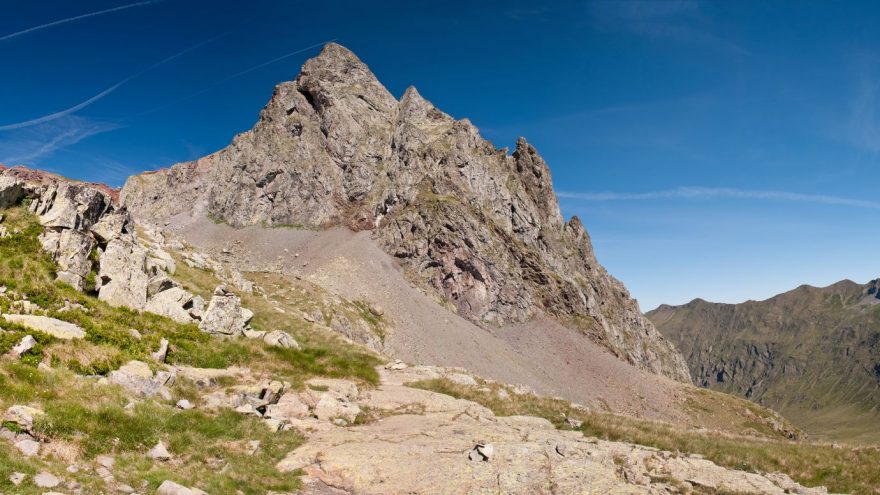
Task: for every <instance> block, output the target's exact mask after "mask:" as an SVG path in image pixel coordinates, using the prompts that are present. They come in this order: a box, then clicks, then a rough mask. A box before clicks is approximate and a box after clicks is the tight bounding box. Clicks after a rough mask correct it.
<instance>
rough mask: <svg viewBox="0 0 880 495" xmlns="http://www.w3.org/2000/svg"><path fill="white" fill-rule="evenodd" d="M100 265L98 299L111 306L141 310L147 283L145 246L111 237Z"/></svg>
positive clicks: (145, 295) (145, 298)
mask: <svg viewBox="0 0 880 495" xmlns="http://www.w3.org/2000/svg"><path fill="white" fill-rule="evenodd" d="M100 265H101V268H100V271H99V272H98V278H99V279H100V289H99V292H98V298H99V299H101V300H102V301H107V302H108V303H110V304H111V305H113V306H127V307H129V308H133V309H143V307H144V306H145V305H146V303H147V286H148V285H149V282H150V280H149V277H148V276H147V272H146V251H145V250H144V248H142V247H141V246H140V245H138V244H137V243H136V242H134V241H131V240H127V239H123V238H118V239H114V240H112V241H110V242H109V243H108V244H107V249H105V250H104V254H103V255H101V261H100Z"/></svg>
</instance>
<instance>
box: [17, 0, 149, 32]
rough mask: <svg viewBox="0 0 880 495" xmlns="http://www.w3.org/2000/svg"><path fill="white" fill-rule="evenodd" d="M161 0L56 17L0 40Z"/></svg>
mask: <svg viewBox="0 0 880 495" xmlns="http://www.w3.org/2000/svg"><path fill="white" fill-rule="evenodd" d="M162 1H164V0H149V1H146V2H136V3H130V4H128V5H121V6H119V7H113V8H111V9H105V10H98V11H96V12H89V13H87V14H81V15H77V16H73V17H67V18H64V19H58V20H57V21H52V22H47V23H45V24H40V25H39V26H33V27H30V28H27V29H23V30H21V31H17V32H15V33H10V34H7V35H4V36H0V41H6V40H11V39H13V38H17V37H19V36H24V35H25V34H28V33H33V32H34V31H40V30H43V29H48V28H50V27H54V26H59V25H61V24H67V23H68V22H74V21H78V20H80V19H87V18H89V17H96V16H99V15H104V14H109V13H111V12H119V11H120V10H127V9H132V8H135V7H143V6H146V5H151V4H154V3H159V2H162Z"/></svg>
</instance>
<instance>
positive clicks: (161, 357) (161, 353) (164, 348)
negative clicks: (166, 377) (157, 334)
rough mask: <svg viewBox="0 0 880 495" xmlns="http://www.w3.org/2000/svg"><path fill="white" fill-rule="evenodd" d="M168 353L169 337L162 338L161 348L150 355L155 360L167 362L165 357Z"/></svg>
mask: <svg viewBox="0 0 880 495" xmlns="http://www.w3.org/2000/svg"><path fill="white" fill-rule="evenodd" d="M167 355H168V339H162V340H160V341H159V350H157V351H156V352H153V353H151V354H150V357H151V358H153V360H154V361H159V362H160V363H164V362H165V357H166V356H167Z"/></svg>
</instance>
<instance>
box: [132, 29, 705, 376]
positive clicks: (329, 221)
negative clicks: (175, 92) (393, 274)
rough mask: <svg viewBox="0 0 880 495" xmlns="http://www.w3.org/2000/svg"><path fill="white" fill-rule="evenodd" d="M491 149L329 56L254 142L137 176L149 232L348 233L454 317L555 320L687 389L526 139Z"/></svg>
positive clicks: (340, 57) (671, 356) (679, 369)
mask: <svg viewBox="0 0 880 495" xmlns="http://www.w3.org/2000/svg"><path fill="white" fill-rule="evenodd" d="M507 151H508V150H507V149H500V150H499V149H496V148H495V147H494V146H493V145H492V144H491V143H490V142H488V141H486V140H485V139H483V138H482V137H481V136H480V134H479V131H478V130H477V129H476V127H474V126H473V125H472V124H471V123H470V122H469V121H467V120H455V119H453V118H452V117H450V116H449V115H446V114H444V113H443V112H441V111H439V110H438V109H437V108H435V107H434V106H433V105H432V104H431V103H429V102H428V101H427V100H425V99H424V98H422V96H421V95H419V93H418V92H417V91H416V90H415V89H414V88H410V89H408V90H407V91H406V93H405V94H404V95H403V97H402V98H401V100H400V101H397V100H396V99H395V98H394V97H393V96H392V95H391V94H390V93H389V92H388V91H387V90H386V89H385V88H384V87H383V86H382V85H381V83H379V81H378V80H377V79H376V77H375V76H374V75H373V74H372V72H370V70H369V68H367V66H366V65H365V64H364V63H363V62H361V61H360V60H359V59H358V58H357V57H356V56H355V55H354V54H353V53H351V52H350V51H348V50H347V49H345V48H343V47H341V46H339V45H336V44H332V43H331V44H329V45H327V46H326V47H325V49H324V50H323V52H322V53H321V55H320V56H318V57H316V58H314V59H312V60H309V61H308V62H306V64H305V65H304V66H303V68H302V72H301V73H300V75H299V77H298V78H297V79H296V80H295V81H292V82H285V83H282V84H279V85H278V86H277V87H276V88H275V92H274V94H273V95H272V98H271V100H270V101H269V103H268V104H267V105H266V107H265V108H264V109H263V110H262V112H261V113H260V118H259V121H258V122H257V123H256V125H255V126H254V128H253V129H252V130H250V131H247V132H245V133H242V134H240V135H238V136H236V137H235V139H234V140H233V142H232V144H231V145H230V146H228V147H227V148H225V149H223V150H221V151H219V152H217V153H214V154H212V155H210V156H208V157H205V158H203V159H201V160H198V161H196V162H190V163H184V164H180V165H176V166H174V167H172V168H170V169H168V170H163V171H159V172H155V173H150V174H144V175H140V176H135V177H132V178H130V179H129V180H128V181H127V183H126V185H125V187H124V188H123V191H122V194H121V201H122V203H123V204H124V205H125V206H126V207H127V208H128V209H129V210H130V211H131V212H132V214H133V215H135V216H138V217H140V218H143V219H144V220H150V219H155V218H157V217H159V218H161V217H168V216H172V215H175V214H178V213H182V212H188V211H192V210H193V208H194V205H196V206H195V207H198V208H203V209H204V213H206V214H209V215H211V216H212V217H214V218H218V219H221V220H223V221H224V222H226V223H228V224H230V225H232V226H247V225H261V224H262V225H270V226H271V225H301V226H309V227H318V228H323V227H328V226H333V225H345V226H348V227H349V228H352V229H355V230H372V232H373V235H374V237H375V239H376V241H377V242H378V243H379V244H380V245H381V246H382V247H383V249H384V250H385V251H386V252H388V253H390V254H392V255H393V256H395V257H397V258H398V259H399V260H400V262H401V264H403V265H405V266H406V267H407V268H409V269H410V271H411V273H413V274H414V275H415V277H416V279H417V282H418V283H419V284H421V285H422V286H424V287H426V288H429V289H431V290H433V291H434V292H435V293H436V294H437V295H438V296H440V297H442V298H443V299H445V300H446V301H448V302H449V303H450V305H452V306H453V307H455V309H456V310H457V311H458V313H459V314H461V315H462V316H464V317H466V318H468V319H470V320H471V321H474V322H476V323H479V324H484V325H503V324H507V323H515V322H522V321H526V320H528V319H530V318H532V317H534V316H536V315H537V314H538V313H542V312H543V313H549V314H551V315H553V316H555V317H557V318H558V319H559V320H561V321H563V322H565V323H567V324H570V325H574V326H577V327H578V328H579V329H580V330H581V331H583V332H584V333H585V334H587V335H588V336H589V337H590V338H592V339H594V340H595V341H597V342H599V343H601V344H603V345H605V346H606V347H607V348H608V349H609V350H611V351H612V352H613V353H614V354H616V355H617V356H618V357H620V358H621V359H624V360H626V361H628V362H630V363H632V364H634V365H636V366H639V367H641V368H643V369H647V370H650V371H652V372H655V373H660V374H664V375H666V376H669V377H672V378H674V379H677V380H681V381H685V382H687V381H690V378H689V375H688V371H687V366H686V364H685V362H684V359H683V358H682V357H681V355H680V354H679V353H678V352H677V351H676V350H675V348H674V347H673V346H672V345H671V344H670V343H669V342H668V341H667V340H665V339H664V338H663V337H662V336H661V335H660V334H659V333H658V332H657V331H656V330H655V329H654V327H653V325H651V323H650V322H648V321H647V320H646V319H644V318H643V317H642V315H641V312H640V310H639V308H638V305H637V303H636V302H635V301H634V300H633V299H632V298H631V297H630V295H629V293H628V292H627V291H626V289H625V288H624V286H623V284H621V283H620V282H619V281H617V280H616V279H614V278H613V277H611V276H610V275H609V274H608V273H607V272H606V271H605V270H604V268H603V267H602V266H601V265H600V264H599V263H598V262H597V261H596V259H595V256H594V254H593V249H592V245H591V243H590V238H589V236H588V235H587V232H586V231H585V230H584V228H583V226H582V225H581V223H580V221H579V220H578V219H577V218H572V219H571V220H570V221H568V222H565V221H564V219H563V218H562V215H561V214H560V211H559V205H558V202H557V199H556V195H555V193H554V192H553V186H552V181H551V178H550V170H549V168H548V167H547V164H546V163H545V162H544V160H543V159H542V158H541V156H540V155H539V154H538V152H537V151H536V150H535V148H534V147H533V146H531V145H530V144H528V143H527V142H526V141H525V140H524V139H520V140H519V141H518V142H517V143H516V148H515V150H514V152H513V153H512V154H508V152H507Z"/></svg>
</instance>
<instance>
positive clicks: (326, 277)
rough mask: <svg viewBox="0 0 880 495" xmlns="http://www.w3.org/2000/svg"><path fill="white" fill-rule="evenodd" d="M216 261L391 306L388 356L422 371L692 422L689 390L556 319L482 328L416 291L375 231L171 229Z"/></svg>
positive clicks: (175, 224) (185, 225)
mask: <svg viewBox="0 0 880 495" xmlns="http://www.w3.org/2000/svg"><path fill="white" fill-rule="evenodd" d="M165 228H166V229H167V230H171V231H173V232H175V233H177V234H178V235H179V236H180V237H181V238H183V239H185V240H186V241H187V242H189V243H190V244H192V245H193V246H195V247H197V248H198V249H199V250H201V251H203V252H206V253H208V254H211V255H212V256H214V257H215V258H216V259H229V258H230V255H228V254H227V255H225V256H221V254H220V251H221V250H224V249H226V250H229V251H231V252H232V255H231V257H232V258H233V259H234V262H235V264H236V268H238V269H239V270H241V271H263V270H273V271H277V272H279V273H281V274H283V275H285V276H289V277H294V276H299V277H302V278H304V279H307V280H310V281H311V282H313V283H315V284H317V285H320V286H322V287H323V288H325V289H327V290H329V291H331V292H333V293H336V294H338V295H340V296H342V297H345V298H348V299H363V300H366V301H369V302H371V303H373V304H378V305H379V306H381V307H382V308H384V310H385V312H386V317H387V318H389V319H390V321H391V324H392V326H393V330H392V332H391V333H390V335H389V336H388V337H387V338H386V343H385V345H386V349H385V351H386V353H387V354H388V355H389V356H391V357H393V358H398V359H402V360H404V361H407V362H410V363H414V364H426V365H437V366H453V367H462V368H466V369H468V370H470V371H472V372H473V373H475V374H477V375H480V376H483V377H486V378H492V379H495V380H499V381H502V382H505V383H511V384H524V385H528V386H529V387H531V388H533V389H534V390H535V391H536V392H538V393H541V394H544V395H553V396H559V397H563V398H566V399H568V400H571V401H574V402H579V403H582V404H586V405H589V406H592V407H596V408H604V407H607V408H610V409H611V410H612V411H614V412H619V413H624V414H631V415H636V416H639V417H649V418H656V419H666V420H682V419H684V417H685V416H684V415H683V414H682V413H681V412H680V410H679V407H678V403H679V399H678V398H677V397H679V396H680V392H681V390H682V387H683V386H682V385H681V384H678V383H676V382H674V381H672V380H669V379H666V378H663V377H659V376H656V375H652V374H650V373H646V372H643V371H641V370H638V369H636V368H635V367H633V366H630V365H628V364H626V363H624V362H622V361H620V360H618V359H617V358H615V357H614V356H612V355H611V354H610V353H608V352H607V351H605V350H604V349H602V348H600V347H599V346H597V345H596V344H594V343H593V342H591V341H590V340H588V339H587V338H586V337H584V336H582V335H581V334H579V333H578V332H576V331H574V330H571V329H568V328H565V327H563V326H562V325H560V324H558V323H557V322H555V321H554V320H551V319H550V318H538V319H535V320H533V321H530V322H527V323H523V324H519V325H515V326H507V327H500V328H498V327H494V328H480V327H478V326H476V325H474V324H472V323H470V322H469V321H467V320H465V319H463V318H461V317H459V316H458V315H456V314H455V313H453V312H451V311H449V310H447V309H445V308H444V307H442V306H441V305H440V304H439V303H438V302H437V301H436V300H435V299H433V298H432V297H430V296H429V295H426V294H425V293H423V292H422V291H420V290H419V289H417V288H414V287H413V286H412V285H411V284H410V283H409V281H408V280H407V279H406V277H405V276H404V273H403V269H402V268H401V267H400V266H399V265H398V263H397V262H396V260H395V259H393V258H392V257H391V256H389V255H387V254H385V253H384V252H383V251H382V250H381V249H380V248H379V247H378V246H377V245H376V244H375V243H374V242H373V240H372V239H371V238H370V233H369V232H358V233H355V232H351V231H349V230H347V229H341V228H340V229H332V230H328V231H321V232H315V231H307V230H296V229H288V228H276V229H267V228H262V227H248V228H243V229H233V228H232V227H229V226H227V225H218V224H215V223H213V222H211V221H210V220H208V219H206V218H204V217H203V216H201V215H199V214H198V213H194V214H193V216H189V215H187V216H181V217H177V218H174V219H172V220H171V221H170V222H169V223H168V225H167V226H166V227H165Z"/></svg>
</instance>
